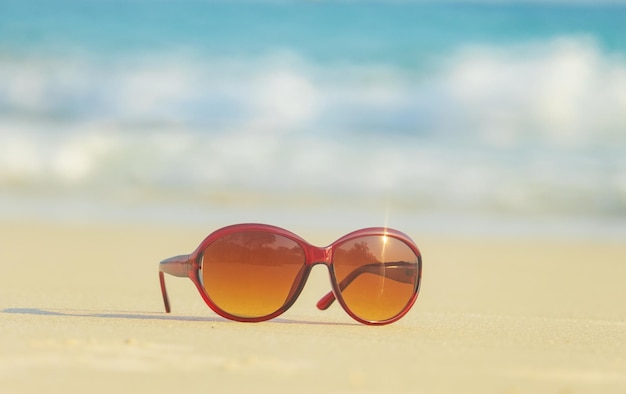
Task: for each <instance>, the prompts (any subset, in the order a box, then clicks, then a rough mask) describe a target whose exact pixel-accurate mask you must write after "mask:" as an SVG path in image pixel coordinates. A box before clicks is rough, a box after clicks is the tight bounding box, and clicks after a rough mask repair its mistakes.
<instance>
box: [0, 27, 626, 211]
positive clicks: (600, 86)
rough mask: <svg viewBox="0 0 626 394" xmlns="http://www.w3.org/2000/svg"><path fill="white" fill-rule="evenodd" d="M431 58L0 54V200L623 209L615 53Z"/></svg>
mask: <svg viewBox="0 0 626 394" xmlns="http://www.w3.org/2000/svg"><path fill="white" fill-rule="evenodd" d="M42 56H43V55H42ZM437 64H438V66H437V67H425V70H426V71H424V70H421V71H419V72H418V71H416V70H412V69H407V68H406V67H401V66H399V65H395V64H369V65H363V64H360V65H358V66H357V65H346V64H320V63H315V62H308V61H307V60H306V59H303V58H300V57H298V55H297V54H288V55H285V54H284V53H283V54H279V55H268V56H260V57H259V58H254V59H251V58H248V59H241V58H239V59H238V58H199V57H184V56H183V57H176V58H174V57H170V56H165V55H155V56H154V58H150V59H145V58H137V59H135V58H129V57H122V58H116V59H113V60H108V62H104V63H103V62H100V61H96V60H94V59H92V58H89V57H84V58H81V57H75V58H69V59H59V58H49V57H42V58H32V57H31V58H28V57H21V58H15V59H13V58H8V57H3V58H0V189H2V190H3V191H4V192H6V193H13V192H15V191H16V190H21V192H24V190H35V191H38V192H39V191H41V190H42V189H45V190H48V191H55V192H59V193H65V192H67V190H71V192H72V193H73V192H75V191H77V190H78V191H80V192H81V193H83V194H86V195H91V196H92V197H93V198H96V199H97V198H109V197H110V196H114V195H116V194H117V193H119V191H120V190H121V191H124V190H144V189H146V190H150V191H155V192H158V193H167V194H174V195H176V196H177V197H176V198H179V199H180V200H181V201H184V200H186V199H188V198H190V197H189V196H200V197H201V198H211V196H215V195H216V194H219V193H246V194H250V195H264V196H269V197H268V198H270V199H271V196H276V195H283V196H284V195H285V194H287V195H290V194H291V195H300V196H302V195H307V196H318V197H320V198H339V199H341V198H348V199H354V198H355V197H357V198H359V199H361V200H362V201H365V202H367V201H378V200H380V199H381V198H392V199H394V200H396V201H399V202H401V203H402V204H404V206H407V207H409V208H411V209H417V210H429V209H453V210H455V209H460V210H475V209H488V210H493V209H496V210H505V211H507V210H509V211H510V210H512V211H519V212H529V211H536V210H539V211H553V210H555V211H566V212H572V211H573V212H577V211H584V212H587V213H619V214H624V212H626V163H625V162H624V159H623V152H624V151H625V150H626V117H625V116H624V114H625V113H626V61H625V59H624V58H623V57H622V56H621V55H619V54H613V53H607V52H606V51H604V50H602V48H600V47H599V46H598V45H597V44H596V43H595V42H594V41H593V40H591V39H588V38H578V37H569V38H561V39H555V40H552V41H548V42H535V43H530V44H524V45H520V46H514V47H494V46H483V47H478V46H472V47H465V48H461V49H460V50H458V51H455V52H454V53H450V54H449V56H448V57H447V58H445V59H444V60H443V61H441V62H440V63H437ZM68 188H70V189H68ZM104 191H106V193H105V192H104Z"/></svg>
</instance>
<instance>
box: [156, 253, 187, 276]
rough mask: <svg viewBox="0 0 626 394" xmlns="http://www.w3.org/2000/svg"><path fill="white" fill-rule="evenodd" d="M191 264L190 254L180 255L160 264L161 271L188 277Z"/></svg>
mask: <svg viewBox="0 0 626 394" xmlns="http://www.w3.org/2000/svg"><path fill="white" fill-rule="evenodd" d="M191 266H192V262H191V260H190V259H189V255H180V256H174V257H170V258H169V259H165V260H163V261H161V263H160V264H159V271H161V272H165V273H166V274H170V275H173V276H178V277H182V278H186V277H188V276H189V270H190V268H191Z"/></svg>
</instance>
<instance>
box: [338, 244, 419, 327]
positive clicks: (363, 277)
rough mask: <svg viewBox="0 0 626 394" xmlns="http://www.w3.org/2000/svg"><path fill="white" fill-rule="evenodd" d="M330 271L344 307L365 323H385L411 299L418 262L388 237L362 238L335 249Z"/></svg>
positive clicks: (413, 255) (411, 253) (403, 245)
mask: <svg viewBox="0 0 626 394" xmlns="http://www.w3.org/2000/svg"><path fill="white" fill-rule="evenodd" d="M333 269H334V273H335V277H336V279H337V283H338V286H339V289H340V292H341V298H342V299H343V302H344V304H345V305H346V307H347V308H348V309H349V310H350V312H352V313H353V314H354V315H356V316H358V317H359V318H361V319H363V320H367V321H384V320H389V319H392V318H394V317H396V316H397V315H399V314H400V313H402V312H403V311H404V310H405V308H406V307H407V306H408V304H409V302H410V301H411V299H412V298H413V296H414V294H415V291H416V287H417V280H418V258H417V256H416V254H415V253H414V252H413V250H412V249H411V248H409V246H408V245H406V244H405V243H404V242H402V241H400V240H399V239H397V238H393V237H390V236H383V235H381V236H366V237H359V238H355V239H352V240H349V241H346V242H344V243H342V244H341V245H339V246H338V247H337V248H336V249H335V252H334V256H333Z"/></svg>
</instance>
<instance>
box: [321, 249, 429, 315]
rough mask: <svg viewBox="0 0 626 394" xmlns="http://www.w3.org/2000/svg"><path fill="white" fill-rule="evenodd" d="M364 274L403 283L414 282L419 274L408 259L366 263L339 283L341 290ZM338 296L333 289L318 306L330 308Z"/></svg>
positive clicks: (322, 308) (323, 308) (324, 308)
mask: <svg viewBox="0 0 626 394" xmlns="http://www.w3.org/2000/svg"><path fill="white" fill-rule="evenodd" d="M362 274H374V275H380V276H384V277H386V278H389V279H392V280H395V281H397V282H401V283H409V284H410V283H414V281H415V276H416V275H417V268H416V267H415V264H414V263H408V262H406V261H394V262H389V263H384V264H380V263H374V264H365V265H362V266H360V267H359V268H357V269H355V270H354V271H352V272H350V273H349V274H348V276H346V277H345V278H344V279H343V280H342V281H341V282H340V283H339V290H340V291H343V290H344V289H345V288H346V287H348V286H349V285H350V284H351V283H352V282H354V280H355V279H356V278H358V277H359V275H362ZM335 299H336V297H335V294H334V293H333V292H332V291H329V292H328V293H327V294H326V295H325V296H324V297H322V298H321V299H320V300H319V301H318V302H317V308H318V309H320V310H326V309H328V308H329V307H330V306H331V305H332V304H333V302H334V301H335Z"/></svg>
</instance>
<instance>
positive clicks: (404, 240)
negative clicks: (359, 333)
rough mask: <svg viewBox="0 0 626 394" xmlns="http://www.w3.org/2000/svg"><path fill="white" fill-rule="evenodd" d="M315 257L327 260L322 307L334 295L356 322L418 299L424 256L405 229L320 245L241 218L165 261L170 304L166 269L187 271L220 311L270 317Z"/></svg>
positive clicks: (404, 308)
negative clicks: (326, 286)
mask: <svg viewBox="0 0 626 394" xmlns="http://www.w3.org/2000/svg"><path fill="white" fill-rule="evenodd" d="M316 264H323V265H326V266H327V267H328V270H329V273H330V281H331V286H332V291H330V292H329V293H328V294H326V295H325V296H324V297H322V298H321V299H320V300H319V302H318V303H317V307H318V308H319V309H321V310H326V309H327V308H328V307H330V305H331V304H332V303H333V302H334V301H335V300H337V301H338V302H339V304H340V305H341V306H342V307H343V309H344V310H345V311H346V312H347V313H348V315H350V316H351V317H352V318H354V319H355V320H357V321H358V322H361V323H364V324H370V325H381V324H388V323H392V322H394V321H396V320H398V319H400V318H401V317H402V316H404V315H405V314H406V313H407V312H408V311H409V310H410V309H411V307H412V306H413V304H414V303H415V300H416V299H417V295H418V292H419V287H420V281H421V277H422V257H421V254H420V252H419V249H418V248H417V246H416V245H415V243H414V242H413V241H412V240H411V239H410V238H409V237H408V236H407V235H405V234H403V233H401V232H400V231H397V230H393V229H390V228H382V227H378V228H365V229H361V230H357V231H354V232H352V233H350V234H347V235H345V236H343V237H341V238H340V239H338V240H337V241H335V242H333V243H332V244H331V245H329V246H327V247H317V246H313V245H311V244H309V243H308V242H306V241H305V240H304V239H302V238H300V237H299V236H297V235H296V234H293V233H291V232H289V231H287V230H285V229H282V228H279V227H275V226H270V225H265V224H237V225H232V226H228V227H224V228H221V229H219V230H216V231H215V232H213V233H211V234H210V235H209V236H207V237H206V238H205V239H204V241H202V243H201V244H200V246H198V248H197V249H196V250H195V251H194V252H193V253H191V254H188V255H181V256H175V257H171V258H169V259H166V260H163V261H161V263H160V264H159V279H160V282H161V292H162V294H163V302H164V304H165V311H166V312H168V313H169V312H170V302H169V298H168V296H167V290H166V288H165V278H164V275H163V274H164V273H166V274H170V275H174V276H178V277H188V278H190V279H191V281H192V282H193V283H194V284H195V285H196V288H197V289H198V291H199V292H200V296H202V299H204V301H205V302H206V304H207V305H208V306H209V307H210V308H211V309H212V310H213V311H214V312H215V313H217V314H218V315H220V316H222V317H225V318H227V319H231V320H236V321H241V322H260V321H265V320H269V319H272V318H275V317H277V316H279V315H281V314H282V313H284V312H285V311H286V310H287V309H289V307H291V305H293V303H294V302H295V301H296V299H297V298H298V295H299V294H300V292H301V291H302V289H303V288H304V284H305V282H306V280H307V277H308V276H309V273H310V272H311V268H312V267H313V266H314V265H316Z"/></svg>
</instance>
